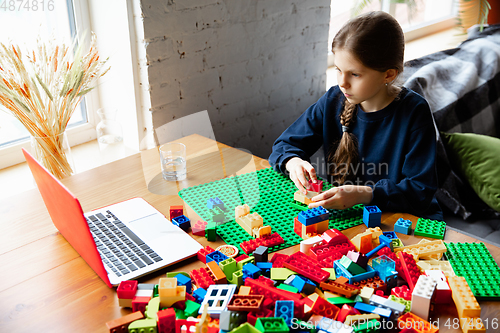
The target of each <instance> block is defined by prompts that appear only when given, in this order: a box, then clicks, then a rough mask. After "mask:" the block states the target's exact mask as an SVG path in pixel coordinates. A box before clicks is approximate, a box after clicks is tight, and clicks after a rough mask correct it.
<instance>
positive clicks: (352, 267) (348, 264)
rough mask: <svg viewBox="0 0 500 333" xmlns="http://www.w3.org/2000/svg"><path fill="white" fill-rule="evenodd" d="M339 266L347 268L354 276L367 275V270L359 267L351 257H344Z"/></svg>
mask: <svg viewBox="0 0 500 333" xmlns="http://www.w3.org/2000/svg"><path fill="white" fill-rule="evenodd" d="M339 264H341V265H342V266H344V267H345V269H347V270H348V271H349V273H351V274H352V275H358V274H363V273H366V269H364V268H363V267H361V266H359V265H358V264H356V263H355V262H353V261H352V260H351V259H349V257H347V256H342V258H340V260H339Z"/></svg>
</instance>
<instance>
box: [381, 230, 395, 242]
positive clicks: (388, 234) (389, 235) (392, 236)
mask: <svg viewBox="0 0 500 333" xmlns="http://www.w3.org/2000/svg"><path fill="white" fill-rule="evenodd" d="M383 235H384V236H385V237H387V238H389V239H390V240H393V239H398V235H396V233H395V232H394V231H384V232H383Z"/></svg>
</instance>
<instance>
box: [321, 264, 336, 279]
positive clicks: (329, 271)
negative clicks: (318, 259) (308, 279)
mask: <svg viewBox="0 0 500 333" xmlns="http://www.w3.org/2000/svg"><path fill="white" fill-rule="evenodd" d="M331 266H332V267H322V268H321V269H322V270H324V271H325V272H328V273H330V276H329V277H328V280H335V279H337V275H336V274H335V268H333V261H332V264H331ZM328 280H327V281H328Z"/></svg>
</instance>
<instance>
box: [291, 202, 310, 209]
mask: <svg viewBox="0 0 500 333" xmlns="http://www.w3.org/2000/svg"><path fill="white" fill-rule="evenodd" d="M288 204H289V205H290V207H292V208H293V209H296V210H308V209H309V207H308V206H307V205H306V204H303V203H302V202H299V201H297V200H293V201H290V202H289V203H288Z"/></svg>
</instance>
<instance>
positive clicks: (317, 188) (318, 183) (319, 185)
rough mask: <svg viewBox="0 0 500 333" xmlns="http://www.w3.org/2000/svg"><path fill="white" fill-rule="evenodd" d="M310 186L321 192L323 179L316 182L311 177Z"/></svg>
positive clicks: (314, 190) (313, 189)
mask: <svg viewBox="0 0 500 333" xmlns="http://www.w3.org/2000/svg"><path fill="white" fill-rule="evenodd" d="M309 186H311V191H312V192H318V193H320V192H321V191H323V181H322V180H319V179H318V180H316V183H313V182H312V181H311V180H310V179H309Z"/></svg>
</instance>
